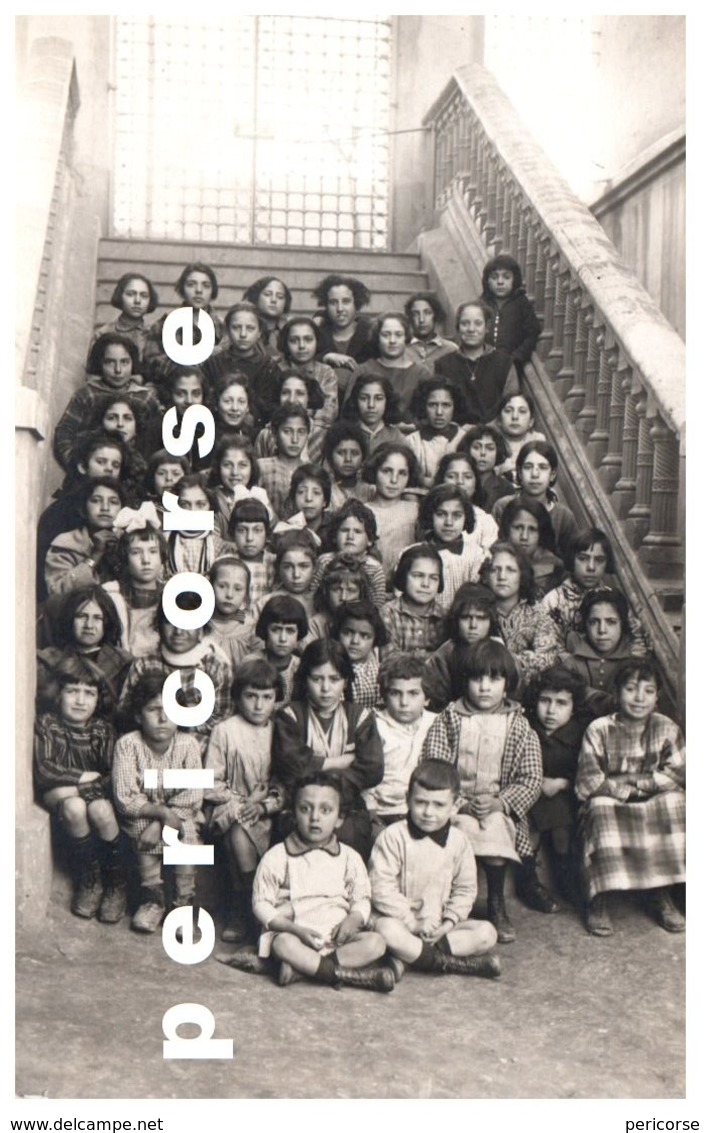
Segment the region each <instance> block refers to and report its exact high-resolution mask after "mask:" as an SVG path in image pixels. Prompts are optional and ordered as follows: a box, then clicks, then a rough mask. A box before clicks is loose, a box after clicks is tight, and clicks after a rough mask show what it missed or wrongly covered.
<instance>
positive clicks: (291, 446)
mask: <svg viewBox="0 0 709 1133" xmlns="http://www.w3.org/2000/svg"><path fill="white" fill-rule="evenodd" d="M307 439H308V426H307V425H306V424H305V422H304V421H302V420H301V419H300V417H287V418H286V420H285V421H284V422H283V424H282V425H281V427H280V429H279V430H278V432H277V433H276V446H277V448H278V451H279V453H280V455H281V456H285V457H286V458H287V459H288V460H296V459H297V458H298V457H299V456H300V454H301V452H302V451H303V449H304V448H305V442H306V441H307Z"/></svg>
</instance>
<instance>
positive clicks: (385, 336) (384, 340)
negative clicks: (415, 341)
mask: <svg viewBox="0 0 709 1133" xmlns="http://www.w3.org/2000/svg"><path fill="white" fill-rule="evenodd" d="M405 350H406V331H405V330H404V327H403V324H402V323H400V322H399V320H398V319H384V322H383V323H382V328H381V330H380V331H379V353H380V355H381V357H382V358H401V356H402V354H403V353H404V351H405Z"/></svg>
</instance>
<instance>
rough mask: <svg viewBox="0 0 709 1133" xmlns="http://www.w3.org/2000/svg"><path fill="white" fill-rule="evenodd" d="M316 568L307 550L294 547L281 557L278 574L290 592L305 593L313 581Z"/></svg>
mask: <svg viewBox="0 0 709 1133" xmlns="http://www.w3.org/2000/svg"><path fill="white" fill-rule="evenodd" d="M314 569H315V564H314V563H313V560H312V558H311V557H310V555H309V554H308V553H307V551H303V550H301V549H300V547H293V548H292V549H291V550H290V551H286V552H285V554H284V556H283V558H282V559H281V565H280V567H279V571H278V576H279V578H280V580H281V583H282V585H283V587H284V589H285V590H287V591H288V593H289V594H305V592H306V591H307V590H309V589H310V584H311V582H312V581H313V571H314Z"/></svg>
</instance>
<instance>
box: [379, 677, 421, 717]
mask: <svg viewBox="0 0 709 1133" xmlns="http://www.w3.org/2000/svg"><path fill="white" fill-rule="evenodd" d="M384 703H385V704H386V706H387V712H388V713H389V715H390V716H392V717H393V718H394V720H396V721H397V723H399V724H415V723H416V721H417V720H419V719H420V718H421V715H422V713H423V710H424V708H425V707H426V693H425V692H424V691H423V688H422V687H421V677H396V678H395V679H394V680H392V681H390V682H389V687H388V688H387V690H386V692H385V693H384Z"/></svg>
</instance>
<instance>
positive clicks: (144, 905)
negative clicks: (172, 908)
mask: <svg viewBox="0 0 709 1133" xmlns="http://www.w3.org/2000/svg"><path fill="white" fill-rule="evenodd" d="M164 916H165V891H164V889H163V883H162V882H159V883H158V884H157V885H141V887H140V905H139V906H138V908H137V909H136V911H135V914H134V916H133V920H132V921H131V922H130V927H131V928H132V929H133V930H134V931H135V932H157V930H158V929H159V927H160V925H161V924H162V920H163V917H164Z"/></svg>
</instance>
